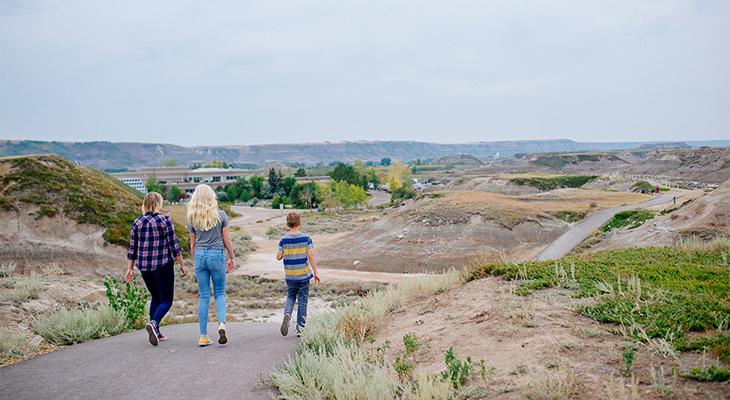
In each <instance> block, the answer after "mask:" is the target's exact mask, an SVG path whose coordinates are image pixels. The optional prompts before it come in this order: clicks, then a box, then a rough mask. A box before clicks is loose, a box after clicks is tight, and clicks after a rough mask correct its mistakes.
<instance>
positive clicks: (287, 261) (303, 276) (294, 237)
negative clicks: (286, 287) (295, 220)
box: [279, 232, 314, 281]
mask: <svg viewBox="0 0 730 400" xmlns="http://www.w3.org/2000/svg"><path fill="white" fill-rule="evenodd" d="M313 248H314V244H313V243H312V238H310V237H309V236H308V235H305V234H303V233H300V232H297V233H293V234H292V233H289V234H286V235H284V237H282V238H281V240H280V241H279V251H280V252H282V253H284V274H285V275H286V280H287V281H308V280H310V279H312V268H311V267H310V265H309V257H307V249H313Z"/></svg>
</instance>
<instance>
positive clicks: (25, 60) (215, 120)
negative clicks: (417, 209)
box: [0, 0, 730, 145]
mask: <svg viewBox="0 0 730 400" xmlns="http://www.w3.org/2000/svg"><path fill="white" fill-rule="evenodd" d="M729 21H730V1H727V0H717V1H714V0H707V1H689V0H686V1H685V0H657V1H650V0H613V1H600V0H582V1H557V0H545V1H520V0H505V1H488V0H482V1H461V0H448V1H445V0H444V1H438V2H436V1H433V2H432V1H423V0H418V1H416V0H412V1H397V0H383V1H378V2H372V1H351V0H349V1H334V0H333V1H320V0H317V1H274V0H261V1H241V0H231V1H209V2H202V1H180V0H175V1H123V2H110V1H98V0H89V1H75V0H58V1H36V0H17V1H12V0H11V1H8V0H0V137H1V138H5V139H30V138H32V139H43V140H68V141H89V140H111V141H144V142H165V143H176V144H182V145H202V144H211V145H213V144H257V143H286V142H319V141H326V140H329V141H341V140H373V139H413V140H423V141H435V142H469V141H482V140H484V141H490V140H510V139H549V138H569V139H574V140H582V141H619V140H621V141H624V140H686V139H721V138H725V139H727V138H730V28H729V27H728V26H729V25H730V23H729Z"/></svg>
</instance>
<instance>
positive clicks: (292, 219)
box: [286, 212, 302, 228]
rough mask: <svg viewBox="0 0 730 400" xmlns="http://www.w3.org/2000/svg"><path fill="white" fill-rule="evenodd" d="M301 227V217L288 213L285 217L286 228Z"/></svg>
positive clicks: (296, 213)
mask: <svg viewBox="0 0 730 400" xmlns="http://www.w3.org/2000/svg"><path fill="white" fill-rule="evenodd" d="M301 225H302V217H301V216H300V215H299V213H298V212H290V213H289V215H287V216H286V226H288V227H289V228H296V227H297V226H301Z"/></svg>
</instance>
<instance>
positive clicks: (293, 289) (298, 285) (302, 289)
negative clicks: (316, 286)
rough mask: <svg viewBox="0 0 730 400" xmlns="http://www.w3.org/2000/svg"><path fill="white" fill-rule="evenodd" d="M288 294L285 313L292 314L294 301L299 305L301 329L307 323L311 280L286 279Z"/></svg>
mask: <svg viewBox="0 0 730 400" xmlns="http://www.w3.org/2000/svg"><path fill="white" fill-rule="evenodd" d="M286 286H287V294H286V303H284V315H289V316H291V314H292V312H293V311H294V302H299V306H297V329H299V330H301V329H302V328H304V325H305V324H306V323H307V302H308V301H309V280H306V281H286Z"/></svg>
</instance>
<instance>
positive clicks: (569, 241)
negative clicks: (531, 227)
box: [535, 194, 676, 261]
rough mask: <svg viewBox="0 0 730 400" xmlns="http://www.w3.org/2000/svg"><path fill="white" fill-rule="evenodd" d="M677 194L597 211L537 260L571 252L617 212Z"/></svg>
mask: <svg viewBox="0 0 730 400" xmlns="http://www.w3.org/2000/svg"><path fill="white" fill-rule="evenodd" d="M674 196H676V195H675V194H669V195H661V196H659V197H656V198H653V199H651V200H648V201H645V202H643V203H637V204H630V205H626V206H620V207H614V208H607V209H605V210H600V211H597V212H595V213H593V214H590V215H589V216H587V217H586V218H585V219H583V221H581V222H580V223H578V224H577V225H576V226H574V227H573V228H571V229H570V230H569V231H567V232H565V233H564V234H563V236H560V237H559V238H558V239H557V240H555V241H554V242H552V243H551V244H550V245H548V247H546V248H545V249H543V251H541V252H540V253H539V254H538V255H537V256H535V260H538V261H541V260H556V259H558V258H561V257H563V256H565V255H566V254H568V253H570V252H571V251H572V250H573V249H574V248H576V246H578V245H579V244H580V243H581V242H582V241H584V240H585V239H586V238H588V237H589V236H590V235H592V234H593V232H595V231H596V230H598V228H600V227H602V226H603V225H604V224H605V223H606V222H608V221H610V220H611V218H613V216H614V215H616V213H618V212H621V211H626V210H633V209H635V208H643V207H651V206H656V205H659V204H664V203H667V202H670V201H672V198H673V197H674Z"/></svg>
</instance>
